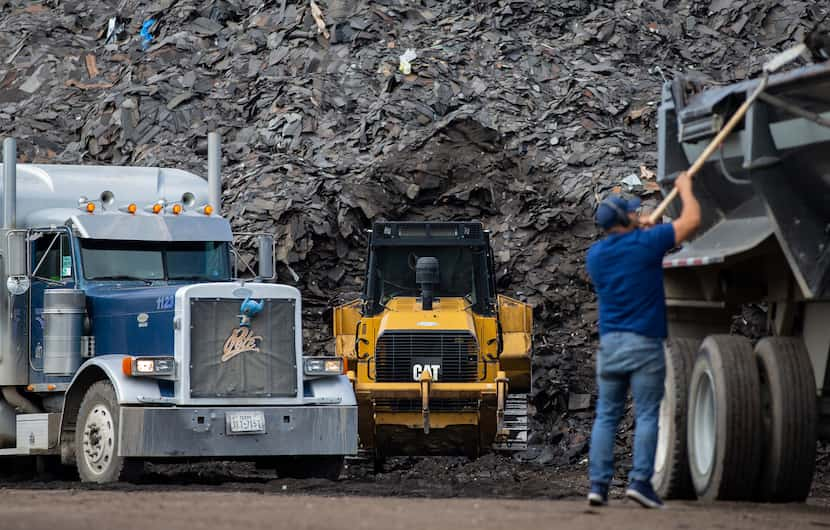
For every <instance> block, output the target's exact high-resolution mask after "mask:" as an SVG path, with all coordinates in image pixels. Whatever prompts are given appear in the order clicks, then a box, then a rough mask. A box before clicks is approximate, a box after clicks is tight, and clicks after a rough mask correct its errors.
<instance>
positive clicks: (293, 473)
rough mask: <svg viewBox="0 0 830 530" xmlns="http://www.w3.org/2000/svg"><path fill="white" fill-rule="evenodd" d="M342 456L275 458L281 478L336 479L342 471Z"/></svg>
mask: <svg viewBox="0 0 830 530" xmlns="http://www.w3.org/2000/svg"><path fill="white" fill-rule="evenodd" d="M343 460H344V459H343V457H342V456H284V457H280V458H277V460H276V468H277V475H279V476H280V477H281V478H324V479H327V480H337V479H338V478H340V473H341V472H342V471H343Z"/></svg>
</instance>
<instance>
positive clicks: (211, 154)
mask: <svg viewBox="0 0 830 530" xmlns="http://www.w3.org/2000/svg"><path fill="white" fill-rule="evenodd" d="M207 155H208V204H210V205H211V206H212V207H213V208H214V211H215V212H216V213H217V214H218V215H222V139H221V137H220V136H219V133H218V132H210V133H208V149H207Z"/></svg>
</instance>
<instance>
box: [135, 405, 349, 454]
mask: <svg viewBox="0 0 830 530" xmlns="http://www.w3.org/2000/svg"><path fill="white" fill-rule="evenodd" d="M239 411H261V412H262V413H263V414H264V416H265V428H264V429H263V430H264V432H261V433H257V434H230V433H229V428H228V427H227V422H226V413H232V412H239ZM119 431H120V439H119V447H120V454H121V456H127V457H145V458H151V457H245V456H275V455H352V454H355V453H357V407H356V406H333V405H325V406H313V405H305V406H296V407H292V406H280V407H276V406H267V407H266V406H252V407H244V408H241V407H130V406H122V407H121V413H120V429H119Z"/></svg>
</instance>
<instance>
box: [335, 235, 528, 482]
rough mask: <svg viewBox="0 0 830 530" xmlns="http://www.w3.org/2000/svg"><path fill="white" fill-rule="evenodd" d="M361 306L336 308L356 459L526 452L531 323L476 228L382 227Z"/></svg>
mask: <svg viewBox="0 0 830 530" xmlns="http://www.w3.org/2000/svg"><path fill="white" fill-rule="evenodd" d="M368 246H369V254H368V259H367V267H366V273H365V283H364V290H363V294H362V296H361V298H360V299H358V300H355V301H352V302H350V303H347V304H344V305H341V306H339V307H336V308H335V309H334V335H335V350H336V354H337V355H338V356H339V357H341V358H342V359H343V360H344V362H345V364H346V370H347V375H348V377H349V378H350V379H351V380H352V381H353V382H354V385H355V391H356V394H357V399H358V410H359V412H358V417H359V427H358V432H359V436H360V447H361V450H362V451H363V452H364V453H365V454H367V456H370V457H372V458H374V461H375V465H376V467H378V468H379V467H381V466H382V465H383V460H384V458H385V457H387V456H396V455H466V456H469V457H477V456H478V455H480V454H482V453H485V452H489V451H492V450H497V451H514V450H521V449H525V448H526V447H527V426H528V418H527V410H528V407H527V403H528V397H527V392H529V390H530V361H531V355H532V327H533V313H532V309H531V307H530V306H529V305H528V304H526V303H523V302H521V301H519V300H515V299H512V298H509V297H507V296H504V295H502V294H499V293H498V292H497V289H496V279H495V266H494V260H493V250H492V247H491V245H490V233H489V231H487V230H485V229H484V227H483V225H482V224H481V223H480V222H477V221H457V222H438V221H430V222H391V221H388V222H377V223H374V225H373V226H372V229H371V231H370V232H369V245H368Z"/></svg>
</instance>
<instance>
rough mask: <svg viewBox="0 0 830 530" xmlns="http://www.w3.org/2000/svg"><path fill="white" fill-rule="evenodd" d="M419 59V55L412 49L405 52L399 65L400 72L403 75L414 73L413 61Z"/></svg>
mask: <svg viewBox="0 0 830 530" xmlns="http://www.w3.org/2000/svg"><path fill="white" fill-rule="evenodd" d="M417 58H418V54H417V53H416V52H415V50H413V49H412V48H407V50H406V51H405V52H403V54H402V55H401V56H400V57H399V59H400V63H399V64H398V70H399V71H400V72H401V73H402V74H403V75H409V74H411V73H412V61H414V60H415V59H417Z"/></svg>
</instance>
